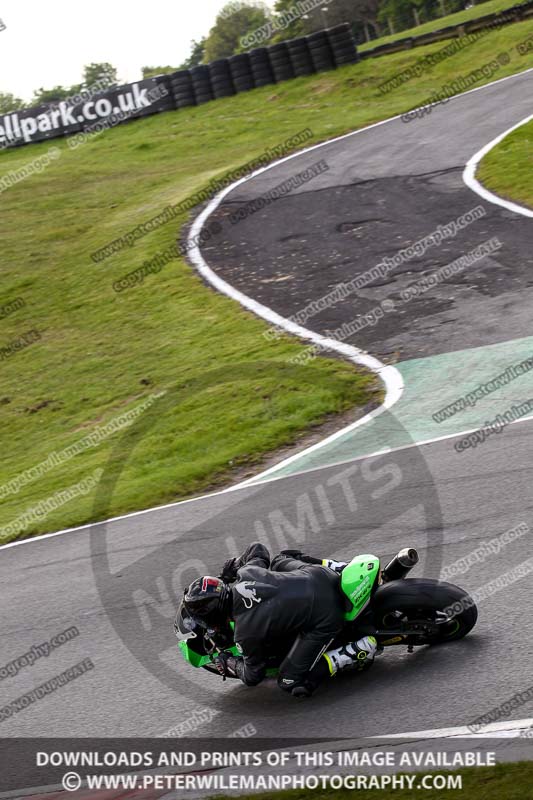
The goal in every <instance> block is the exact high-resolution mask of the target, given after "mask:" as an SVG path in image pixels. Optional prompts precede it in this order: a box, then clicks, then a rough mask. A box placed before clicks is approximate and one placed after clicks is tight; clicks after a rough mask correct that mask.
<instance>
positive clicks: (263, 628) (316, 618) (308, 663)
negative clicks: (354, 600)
mask: <svg viewBox="0 0 533 800" xmlns="http://www.w3.org/2000/svg"><path fill="white" fill-rule="evenodd" d="M344 566H345V564H344V563H343V562H336V561H332V560H329V559H326V560H324V561H321V560H320V559H316V558H313V557H311V556H305V555H303V554H302V553H300V552H299V551H295V550H285V551H282V552H281V553H280V554H279V555H277V556H276V557H275V558H274V559H272V560H271V558H270V553H269V552H268V550H267V548H266V547H265V546H264V545H262V544H261V543H259V542H254V543H252V544H251V545H250V546H249V547H248V548H247V549H246V550H245V552H244V553H243V554H242V555H241V556H240V557H239V558H236V559H230V560H229V561H227V562H226V564H225V565H224V568H223V570H222V574H221V575H220V577H216V578H215V577H211V576H204V577H201V578H197V579H196V580H195V581H194V582H193V583H192V584H191V585H190V586H189V587H188V589H186V590H185V593H184V598H183V605H184V609H185V611H186V613H188V614H189V615H190V617H191V618H192V620H193V621H194V622H196V623H197V624H200V625H202V626H203V627H205V628H209V629H212V630H213V631H214V632H215V635H217V636H218V637H219V638H222V640H223V638H224V631H225V630H227V629H228V625H229V621H230V620H233V622H234V624H235V628H234V632H233V635H234V639H235V643H236V645H237V649H238V650H239V652H241V653H242V656H240V657H238V658H237V657H235V656H233V655H231V654H229V653H226V652H224V651H222V652H221V653H220V654H219V655H218V656H217V658H216V659H215V664H216V666H217V669H218V670H219V672H220V673H221V674H222V675H224V676H225V675H231V676H234V677H238V678H240V679H241V680H242V681H243V683H245V684H246V685H247V686H256V685H257V684H258V683H260V682H261V681H262V680H263V678H264V677H265V673H266V655H267V653H268V651H269V648H270V647H271V646H275V645H276V644H280V643H281V642H286V643H287V645H288V648H287V649H288V654H287V656H286V657H285V659H284V660H283V662H282V664H281V666H280V669H279V674H278V686H279V687H280V689H282V690H283V691H285V692H288V693H290V694H292V695H293V696H295V697H308V696H310V695H311V694H312V693H313V691H314V690H315V689H316V688H317V686H318V685H319V683H321V682H322V681H323V680H324V679H325V678H327V677H328V676H334V675H336V674H337V673H338V672H340V671H342V670H345V669H357V670H363V669H368V668H369V667H370V666H371V664H372V662H373V660H374V656H375V653H376V649H377V643H376V639H375V638H374V637H373V636H370V635H369V636H364V637H362V638H361V639H359V640H358V641H357V642H353V643H350V644H347V645H345V646H343V647H339V648H336V649H329V648H330V647H331V645H332V644H333V641H334V639H335V638H336V636H337V635H338V634H339V633H340V631H341V630H342V628H343V622H344V612H345V610H346V608H345V602H346V599H345V598H344V597H343V595H342V593H341V591H340V573H341V572H342V569H343V568H344Z"/></svg>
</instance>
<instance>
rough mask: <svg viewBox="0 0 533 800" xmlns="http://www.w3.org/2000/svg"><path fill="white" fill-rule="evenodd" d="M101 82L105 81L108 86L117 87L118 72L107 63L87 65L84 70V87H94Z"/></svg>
mask: <svg viewBox="0 0 533 800" xmlns="http://www.w3.org/2000/svg"><path fill="white" fill-rule="evenodd" d="M99 81H105V82H106V83H107V85H108V86H116V85H117V83H118V79H117V71H116V69H115V67H113V66H112V65H111V64H109V62H107V61H103V62H102V63H101V64H86V65H85V67H84V68H83V86H84V87H89V86H94V84H95V83H97V82H99Z"/></svg>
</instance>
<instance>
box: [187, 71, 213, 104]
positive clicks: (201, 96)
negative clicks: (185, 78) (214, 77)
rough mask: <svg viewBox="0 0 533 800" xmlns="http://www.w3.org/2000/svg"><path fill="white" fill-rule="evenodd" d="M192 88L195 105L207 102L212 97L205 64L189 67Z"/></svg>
mask: <svg viewBox="0 0 533 800" xmlns="http://www.w3.org/2000/svg"><path fill="white" fill-rule="evenodd" d="M191 79H192V88H193V90H194V99H195V100H196V104H197V105H201V104H202V103H207V102H208V101H209V100H212V99H213V90H212V88H211V80H210V78H209V69H208V68H207V67H206V66H205V64H199V65H198V66H197V67H192V69H191Z"/></svg>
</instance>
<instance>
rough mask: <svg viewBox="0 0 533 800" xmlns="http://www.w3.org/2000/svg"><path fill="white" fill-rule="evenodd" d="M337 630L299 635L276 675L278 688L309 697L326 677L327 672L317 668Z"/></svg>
mask: <svg viewBox="0 0 533 800" xmlns="http://www.w3.org/2000/svg"><path fill="white" fill-rule="evenodd" d="M338 632H339V629H337V630H331V631H329V632H328V633H323V632H320V631H310V632H307V633H300V634H299V635H298V636H297V637H296V641H295V642H294V644H293V646H292V647H291V649H290V651H289V653H288V655H287V656H286V657H285V658H284V659H283V662H282V663H281V666H280V668H279V673H278V686H279V688H280V689H283V691H284V692H290V693H291V694H293V695H295V696H297V697H301V696H309V695H311V694H312V693H313V691H314V690H315V689H316V687H317V686H318V683H319V682H320V680H321V679H322V678H323V677H327V675H328V674H329V670H328V669H327V668H326V669H321V668H319V670H318V672H317V671H316V668H317V666H318V665H319V664H320V666H321V662H324V665H326V662H325V661H324V658H323V656H324V654H325V653H326V652H327V650H328V648H329V647H331V644H332V643H333V640H334V639H335V636H336V635H337V634H338Z"/></svg>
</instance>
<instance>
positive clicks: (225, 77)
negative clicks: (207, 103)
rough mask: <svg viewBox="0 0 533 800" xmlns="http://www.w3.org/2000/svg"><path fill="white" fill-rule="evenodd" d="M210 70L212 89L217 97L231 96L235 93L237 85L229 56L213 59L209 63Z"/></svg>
mask: <svg viewBox="0 0 533 800" xmlns="http://www.w3.org/2000/svg"><path fill="white" fill-rule="evenodd" d="M207 68H208V70H209V77H210V79H211V89H212V91H213V96H214V97H215V99H218V98H219V97H231V95H233V94H235V87H234V86H233V80H232V77H231V72H230V68H229V63H228V59H227V58H219V59H217V60H216V61H211V63H210V64H208V65H207Z"/></svg>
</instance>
